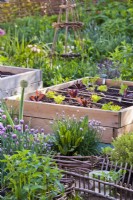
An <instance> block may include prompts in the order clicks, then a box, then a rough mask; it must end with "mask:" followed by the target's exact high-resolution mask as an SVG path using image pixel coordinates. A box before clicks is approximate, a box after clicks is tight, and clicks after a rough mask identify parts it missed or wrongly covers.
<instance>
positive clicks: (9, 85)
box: [0, 65, 42, 98]
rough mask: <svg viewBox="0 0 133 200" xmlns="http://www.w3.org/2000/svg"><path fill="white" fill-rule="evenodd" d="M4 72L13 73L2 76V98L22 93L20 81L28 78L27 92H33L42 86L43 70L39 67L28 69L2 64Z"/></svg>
mask: <svg viewBox="0 0 133 200" xmlns="http://www.w3.org/2000/svg"><path fill="white" fill-rule="evenodd" d="M0 71H1V72H3V73H7V74H8V73H11V74H12V75H8V76H7V77H3V78H0V98H3V97H8V96H13V95H15V94H20V92H21V87H20V81H22V80H26V81H27V82H28V87H27V88H26V92H27V93H28V92H32V91H34V90H36V89H38V88H42V72H41V70H39V69H28V68H26V69H25V68H21V67H12V66H2V65H1V66H0Z"/></svg>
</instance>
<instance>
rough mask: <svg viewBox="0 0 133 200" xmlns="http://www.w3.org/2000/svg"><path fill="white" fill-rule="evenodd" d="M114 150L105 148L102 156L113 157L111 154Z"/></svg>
mask: <svg viewBox="0 0 133 200" xmlns="http://www.w3.org/2000/svg"><path fill="white" fill-rule="evenodd" d="M112 150H113V148H111V147H105V148H102V151H101V153H102V155H104V156H108V155H111V152H112Z"/></svg>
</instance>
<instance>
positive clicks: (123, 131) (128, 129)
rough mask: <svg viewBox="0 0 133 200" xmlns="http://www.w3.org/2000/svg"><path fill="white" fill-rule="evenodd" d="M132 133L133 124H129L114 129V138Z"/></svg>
mask: <svg viewBox="0 0 133 200" xmlns="http://www.w3.org/2000/svg"><path fill="white" fill-rule="evenodd" d="M130 132H133V123H132V124H128V125H126V126H123V127H121V128H118V129H117V128H116V129H114V136H115V137H120V136H121V135H123V134H126V133H130Z"/></svg>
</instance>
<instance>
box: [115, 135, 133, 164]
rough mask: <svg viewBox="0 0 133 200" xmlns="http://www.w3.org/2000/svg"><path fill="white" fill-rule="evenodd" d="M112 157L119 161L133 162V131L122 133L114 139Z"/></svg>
mask: <svg viewBox="0 0 133 200" xmlns="http://www.w3.org/2000/svg"><path fill="white" fill-rule="evenodd" d="M112 144H113V146H114V150H113V151H112V153H111V159H112V160H114V161H118V162H119V163H120V162H122V163H129V164H130V165H132V164H133V133H128V134H125V135H122V136H121V137H119V138H117V139H116V140H114V141H113V143H112Z"/></svg>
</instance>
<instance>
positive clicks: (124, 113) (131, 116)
mask: <svg viewBox="0 0 133 200" xmlns="http://www.w3.org/2000/svg"><path fill="white" fill-rule="evenodd" d="M132 123H133V106H130V107H129V108H126V109H123V110H121V121H120V127H123V126H126V125H128V124H132Z"/></svg>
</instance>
